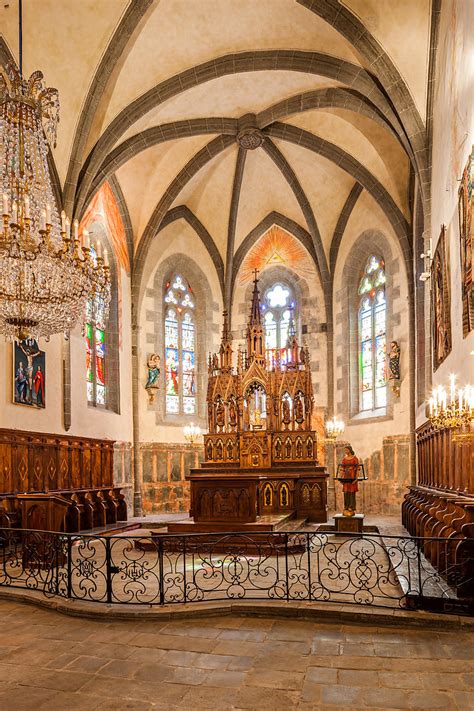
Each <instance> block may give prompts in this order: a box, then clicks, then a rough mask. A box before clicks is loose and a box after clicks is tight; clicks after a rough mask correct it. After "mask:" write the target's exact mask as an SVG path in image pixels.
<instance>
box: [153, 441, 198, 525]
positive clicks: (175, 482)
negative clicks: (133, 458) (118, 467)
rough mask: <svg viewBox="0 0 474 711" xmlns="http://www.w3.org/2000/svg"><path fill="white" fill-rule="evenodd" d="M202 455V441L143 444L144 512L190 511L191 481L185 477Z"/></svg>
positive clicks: (196, 464)
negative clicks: (190, 443) (200, 442)
mask: <svg viewBox="0 0 474 711" xmlns="http://www.w3.org/2000/svg"><path fill="white" fill-rule="evenodd" d="M202 458H203V447H202V446H201V445H189V444H167V443H161V442H160V443H158V442H143V443H142V444H140V466H141V468H142V473H143V491H142V500H143V514H144V515H148V514H153V513H178V512H181V511H183V512H185V511H189V505H190V500H189V483H188V482H187V481H185V477H186V475H187V474H188V473H189V470H190V469H192V468H193V467H197V466H199V464H200V462H201V461H202Z"/></svg>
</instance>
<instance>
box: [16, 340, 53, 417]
mask: <svg viewBox="0 0 474 711" xmlns="http://www.w3.org/2000/svg"><path fill="white" fill-rule="evenodd" d="M13 402H14V403H16V404H17V405H27V406H28V407H46V354H45V352H44V351H42V350H41V349H40V347H39V346H38V344H37V342H36V341H35V340H34V339H32V338H28V339H26V340H25V341H15V343H14V345H13Z"/></svg>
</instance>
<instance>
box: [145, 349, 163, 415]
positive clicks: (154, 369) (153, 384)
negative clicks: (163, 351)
mask: <svg viewBox="0 0 474 711" xmlns="http://www.w3.org/2000/svg"><path fill="white" fill-rule="evenodd" d="M160 362H161V358H160V356H159V355H157V354H156V353H151V355H149V356H148V360H147V363H146V367H147V369H148V378H147V381H146V385H145V390H146V391H147V393H148V398H149V402H150V403H152V402H154V400H155V393H156V391H157V390H158V376H159V375H160Z"/></svg>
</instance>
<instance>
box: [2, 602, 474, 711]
mask: <svg viewBox="0 0 474 711" xmlns="http://www.w3.org/2000/svg"><path fill="white" fill-rule="evenodd" d="M0 619H1V622H2V624H1V637H0V709H2V711H31V709H34V710H35V711H42V710H43V709H47V710H48V711H63V710H64V711H66V709H67V711H79V710H81V709H84V710H85V711H95V710H97V711H122V710H123V711H126V710H127V711H133V710H134V709H137V710H138V709H139V710H140V711H149V710H150V709H167V710H170V711H172V710H173V709H190V710H192V711H198V710H200V709H219V711H225V710H226V709H258V710H262V711H265V710H272V711H273V710H278V709H283V710H285V711H286V710H287V709H301V711H303V710H305V709H318V710H319V709H322V710H324V709H330V710H331V711H335V709H344V711H350V709H366V708H369V709H373V710H374V709H384V711H389V710H390V709H438V708H440V709H441V708H442V709H449V710H450V711H451V710H454V711H456V710H459V711H469V709H474V639H473V635H472V633H471V632H470V631H469V630H464V629H456V630H453V631H442V630H436V629H425V628H421V629H420V628H406V629H405V628H403V627H379V626H377V623H376V621H375V619H374V624H373V625H370V624H364V625H356V624H352V625H348V624H336V623H327V624H324V623H316V622H310V621H303V620H285V619H265V618H247V617H224V616H223V617H220V618H216V617H214V618H207V619H192V620H179V619H177V620H176V621H172V622H169V621H165V620H162V621H145V620H137V621H120V620H116V621H113V622H111V621H110V620H104V621H101V620H90V619H83V618H75V617H68V616H65V615H61V614H60V613H57V612H54V611H50V610H44V609H41V608H36V607H34V606H29V605H26V604H22V603H17V602H10V601H4V600H0ZM471 629H472V628H471Z"/></svg>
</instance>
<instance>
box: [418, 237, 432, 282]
mask: <svg viewBox="0 0 474 711" xmlns="http://www.w3.org/2000/svg"><path fill="white" fill-rule="evenodd" d="M420 258H421V259H423V264H424V267H423V271H422V272H421V274H420V281H427V280H428V279H429V278H430V277H431V263H432V261H433V252H432V246H431V239H430V241H429V245H428V249H427V250H426V252H422V253H421V254H420Z"/></svg>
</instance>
